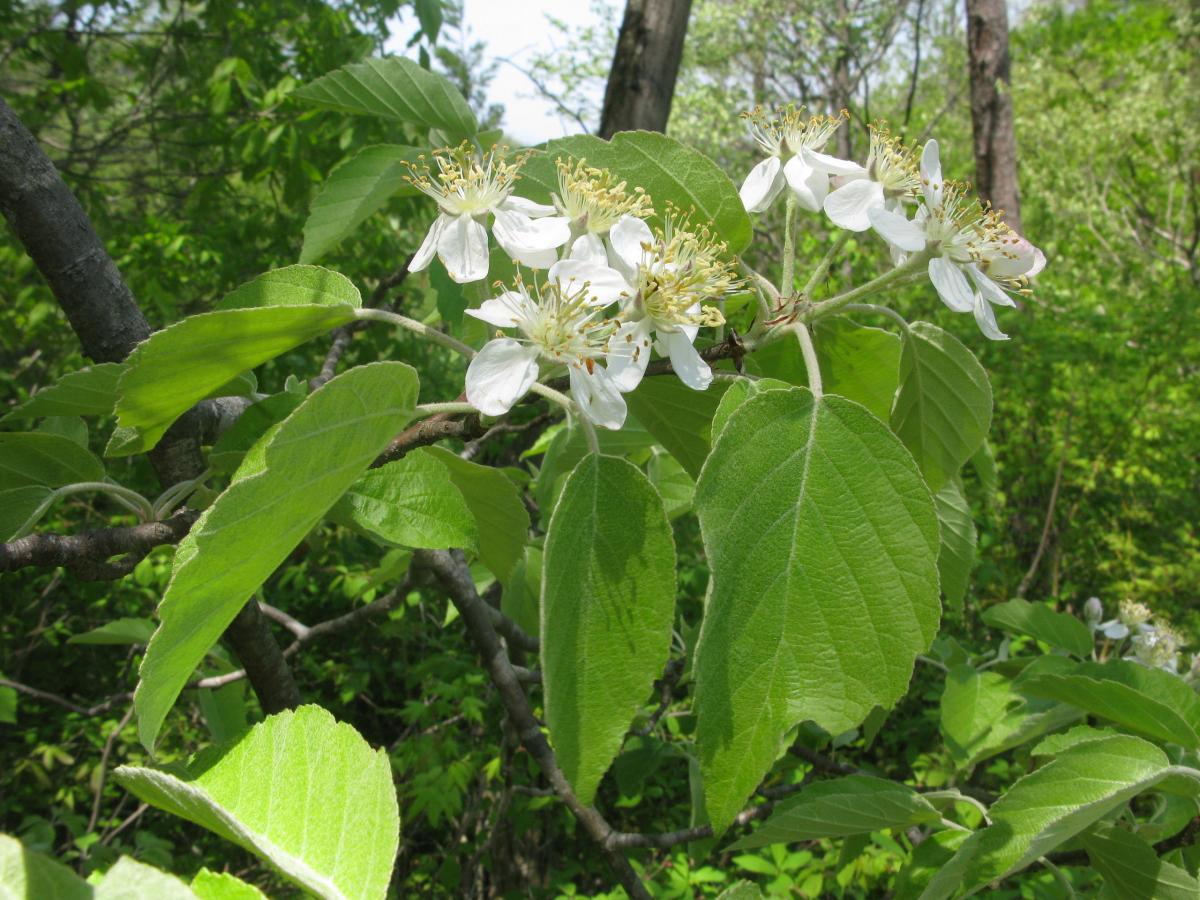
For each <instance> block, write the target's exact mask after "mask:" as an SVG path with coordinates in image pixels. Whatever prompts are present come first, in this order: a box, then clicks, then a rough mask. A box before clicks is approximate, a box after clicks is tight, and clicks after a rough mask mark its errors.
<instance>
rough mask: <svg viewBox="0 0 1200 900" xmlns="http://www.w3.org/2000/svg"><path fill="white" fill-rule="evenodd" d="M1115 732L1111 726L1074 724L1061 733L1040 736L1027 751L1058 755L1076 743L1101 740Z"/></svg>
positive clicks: (1036, 753) (1031, 753) (1036, 754)
mask: <svg viewBox="0 0 1200 900" xmlns="http://www.w3.org/2000/svg"><path fill="white" fill-rule="evenodd" d="M1115 734H1117V732H1115V731H1113V730H1112V729H1111V728H1094V727H1092V726H1091V725H1076V726H1075V727H1074V728H1072V729H1070V730H1068V731H1064V732H1062V733H1061V734H1052V735H1050V736H1049V737H1045V738H1042V740H1040V741H1038V742H1037V744H1036V745H1034V747H1033V748H1032V749H1031V750H1030V751H1029V755H1030V756H1058V754H1060V753H1062V752H1063V751H1064V750H1067V749H1069V748H1071V747H1074V746H1075V745H1076V744H1085V743H1087V742H1088V741H1102V740H1104V739H1105V738H1110V737H1112V736H1113V735H1115Z"/></svg>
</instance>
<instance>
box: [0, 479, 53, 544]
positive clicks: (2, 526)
mask: <svg viewBox="0 0 1200 900" xmlns="http://www.w3.org/2000/svg"><path fill="white" fill-rule="evenodd" d="M53 493H54V492H53V491H52V490H50V488H48V487H42V486H41V485H39V484H34V485H26V486H25V487H19V488H12V489H11V490H7V491H0V543H2V542H4V541H11V540H12V539H13V538H15V537H18V536H20V535H21V534H22V533H24V531H25V529H26V528H31V527H33V526H34V525H36V524H37V520H36V519H33V516H34V514H35V513H37V511H38V510H43V515H44V514H45V512H46V511H47V510H48V509H49V506H45V507H43V504H45V503H46V501H47V500H48V499H49V497H50V495H51V494H53ZM31 520H32V521H31Z"/></svg>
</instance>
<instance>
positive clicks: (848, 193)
mask: <svg viewBox="0 0 1200 900" xmlns="http://www.w3.org/2000/svg"><path fill="white" fill-rule="evenodd" d="M823 205H824V207H825V214H826V215H827V216H829V218H830V220H831V221H832V222H833V224H835V225H837V226H839V227H841V228H847V229H849V230H850V231H866V230H867V229H868V228H870V227H871V219H870V218H869V216H868V215H867V213H868V212H869V211H870V209H871V207H873V206H883V185H881V184H879V183H878V182H876V181H869V180H868V179H866V178H856V179H855V180H854V181H847V182H846V183H845V184H843V185H842V186H841V187H840V188H838V189H837V190H836V191H834V192H833V193H831V194H830V195H829V196H828V197H826V198H825V203H824V204H823Z"/></svg>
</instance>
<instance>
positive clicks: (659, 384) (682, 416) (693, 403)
mask: <svg viewBox="0 0 1200 900" xmlns="http://www.w3.org/2000/svg"><path fill="white" fill-rule="evenodd" d="M727 386H728V383H727V382H723V381H718V382H714V383H713V384H712V386H710V387H709V389H708V390H706V391H694V390H692V389H691V388H690V387H688V386H687V385H686V384H684V383H683V382H682V381H680V380H679V379H678V378H676V377H674V376H672V375H665V376H655V377H653V378H643V379H642V383H641V384H639V385H638V386H637V390H635V391H633V392H632V393H630V394H626V395H625V403H626V404H627V405H628V406H629V411H630V412H631V413H632V414H633V417H634V418H635V419H637V420H638V422H639V423H641V425H642V427H644V428H645V429H646V430H647V431H648V432H650V434H651V435H652V436H653V437H654V439H655V440H656V441H658V442H659V443H660V444H662V445H663V446H664V447H665V448H666V449H667V452H668V453H670V454H671V455H672V456H673V457H675V459H677V460H678V461H679V464H680V465H681V466H683V468H684V469H685V470H686V471H687V473H688V474H689V475H691V476H692V477H693V478H697V477H699V475H700V467H701V466H703V465H704V460H705V459H706V458H707V457H708V451H709V450H710V449H711V446H712V445H711V431H712V420H713V416H714V415H715V414H716V411H717V406H718V404H720V402H721V397H722V395H723V394H724V393H725V390H726V388H727Z"/></svg>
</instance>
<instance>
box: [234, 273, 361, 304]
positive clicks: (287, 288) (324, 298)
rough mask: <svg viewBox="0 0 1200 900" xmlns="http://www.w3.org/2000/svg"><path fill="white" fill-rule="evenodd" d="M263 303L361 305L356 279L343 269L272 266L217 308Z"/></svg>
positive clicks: (236, 290) (240, 287)
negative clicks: (280, 267) (345, 273)
mask: <svg viewBox="0 0 1200 900" xmlns="http://www.w3.org/2000/svg"><path fill="white" fill-rule="evenodd" d="M264 306H353V307H356V308H357V307H359V306H362V295H361V294H360V293H359V292H358V288H356V287H355V286H354V282H353V281H351V280H350V279H349V278H347V277H346V276H345V275H343V274H341V273H340V272H335V271H333V270H332V269H323V268H321V267H320V266H304V265H295V266H284V267H283V268H282V269H272V270H271V271H270V272H264V273H263V274H262V275H259V276H258V277H257V278H252V279H251V280H250V281H247V282H246V283H245V284H243V285H239V286H238V287H236V288H234V289H233V290H232V291H230V292H229V293H228V294H226V295H225V296H224V297H222V298H221V301H220V302H219V303H218V304H217V309H258V308H260V307H264Z"/></svg>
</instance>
